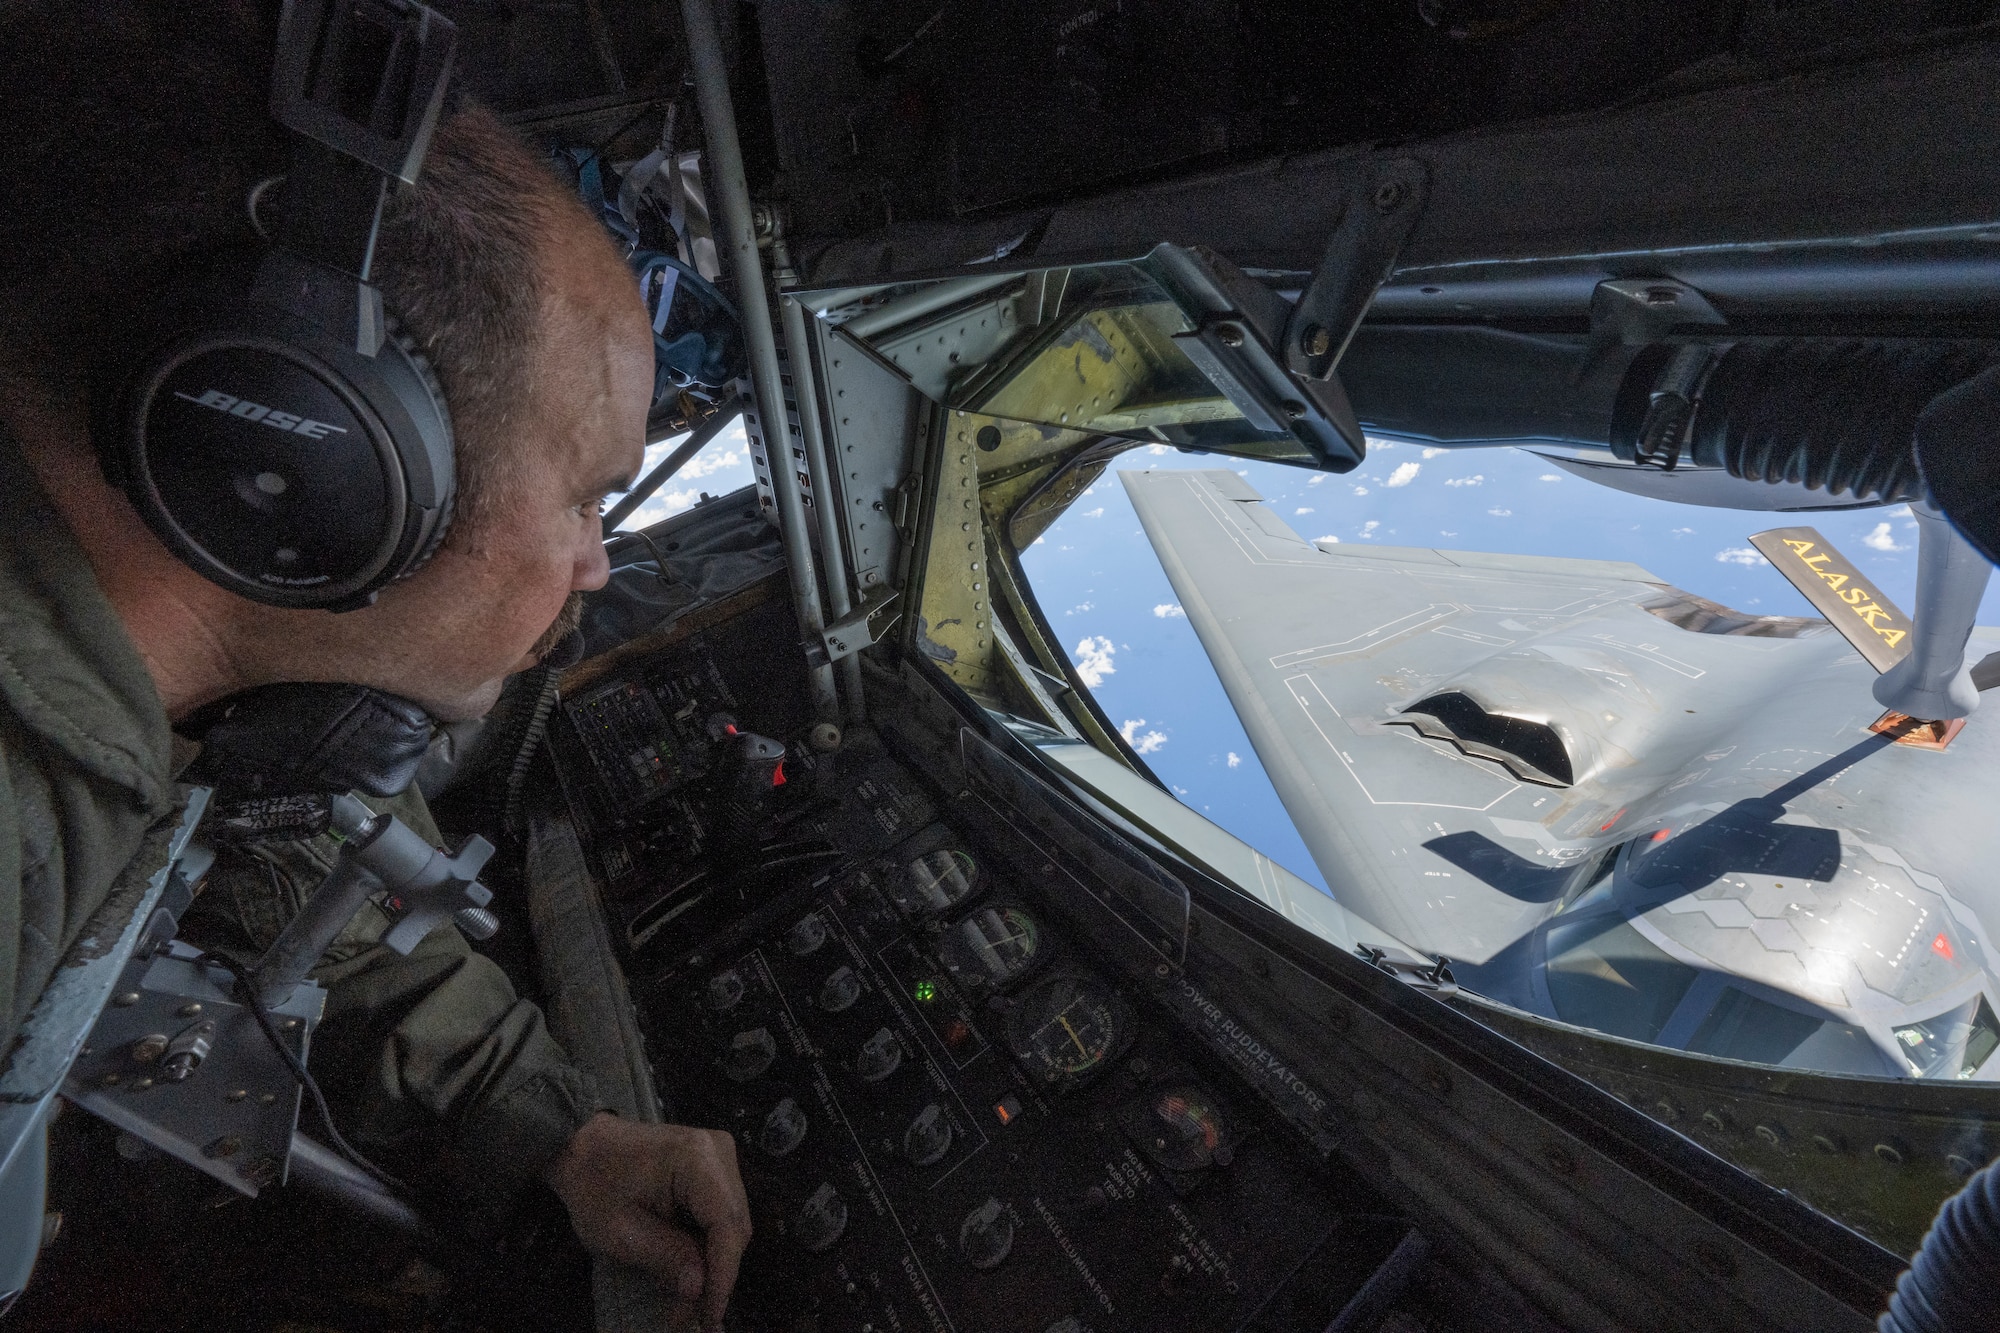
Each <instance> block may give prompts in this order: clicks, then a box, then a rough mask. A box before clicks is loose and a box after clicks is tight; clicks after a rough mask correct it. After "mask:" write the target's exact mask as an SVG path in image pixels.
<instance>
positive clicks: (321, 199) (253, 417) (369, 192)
mask: <svg viewBox="0 0 2000 1333" xmlns="http://www.w3.org/2000/svg"><path fill="white" fill-rule="evenodd" d="M456 40H457V31H456V28H455V27H454V25H453V24H452V23H451V22H450V21H449V20H448V19H446V18H444V17H443V16H442V15H439V14H438V13H436V12H435V11H433V10H431V9H428V8H426V7H425V6H423V5H421V4H416V3H413V2H412V0H286V4H285V6H284V16H283V19H282V20H281V22H280V25H279V33H278V47H277V60H276V65H275V69H274V72H273V75H272V89H271V112H272V115H273V117H274V118H275V119H276V120H277V121H278V123H279V124H281V125H283V126H284V127H285V128H286V129H287V130H289V131H291V135H292V140H293V143H292V163H291V170H290V172H289V174H288V175H287V177H286V178H285V183H284V188H283V195H282V203H281V205H280V209H279V217H278V220H277V225H276V227H275V228H274V229H273V236H274V244H273V246H272V248H271V249H270V250H269V251H268V252H267V253H266V254H265V256H264V258H263V260H262V262H261V264H260V265H259V266H258V269H257V272H256V277H255V280H254V282H253V283H252V284H251V286H250V289H249V291H248V293H247V294H245V295H239V296H236V297H234V298H228V297H218V296H216V295H214V294H207V295H202V296H193V297H189V298H186V299H183V300H181V301H179V302H175V303H169V307H168V309H169V313H168V315H167V321H168V327H167V329H166V331H165V333H164V335H156V336H154V337H153V338H152V339H151V340H150V341H149V342H148V343H147V345H146V347H145V350H144V352H143V354H142V355H141V356H140V358H139V360H138V361H137V363H136V369H135V370H134V371H133V372H132V373H131V374H130V375H129V377H127V378H126V379H125V381H124V382H123V384H122V385H120V386H118V388H117V389H116V391H115V392H114V393H112V394H107V395H102V396H101V397H100V403H99V411H100V418H99V426H98V429H97V431H96V438H97V442H98V449H99V455H100V458H101V459H102V461H103V465H104V470H105V473H106V475H107V476H108V477H109V478H110V479H111V480H112V482H113V483H114V484H115V485H117V486H119V487H120V488H121V489H123V490H124V492H125V494H126V495H127V496H129V497H130V498H131V501H132V503H133V505H134V506H136V507H137V509H138V511H139V513H140V515H141V516H142V517H143V518H144V519H145V521H146V523H147V525H148V526H149V527H151V528H152V530H153V531H154V532H155V533H156V534H158V535H159V537H160V539H161V540H162V541H164V542H165V543H166V544H167V546H168V547H169V548H170V549H171V550H173V551H174V552H175V554H176V555H178V556H179V557H180V558H181V559H182V560H183V561H185V562H186V563H187V564H188V565H190V566H192V567H193V568H194V569H195V570H197V571H199V572H200V573H201V574H203V575H204V576H205V577H207V578H209V579H210V580H212V581H214V582H215V583H218V584H220V585H222V586H223V587H225V588H227V589H229V590H230V591H231V592H234V593H237V594H239V595H241V596H244V597H248V598H250V599H252V600H254V601H258V602H265V603H268V604H270V605H272V606H282V607H293V608H323V609H326V610H331V611H348V610H353V609H355V608H357V607H362V606H367V605H369V604H370V603H371V602H373V601H374V600H375V594H376V593H377V592H379V591H380V590H381V589H382V588H384V587H386V586H387V585H388V584H390V583H393V582H395V581H396V580H397V579H400V578H403V577H405V576H407V575H408V574H410V573H412V572H413V571H415V570H416V569H417V568H419V567H420V566H421V565H422V564H423V563H424V562H425V561H426V560H427V559H429V558H430V556H431V554H432V553H433V552H434V551H435V550H436V549H437V547H438V544H439V543H440V542H441V541H442V540H443V539H444V535H445V531H446V529H447V528H448V527H449V526H450V523H451V512H452V501H453V497H454V493H455V490H456V484H455V476H454V469H453V462H452V431H451V417H450V414H449V413H448V412H447V411H446V409H445V402H444V394H443V392H442V390H441V389H440V388H439V386H438V383H437V379H436V377H435V376H434V375H433V374H432V373H431V369H430V366H429V364H428V363H427V362H426V361H425V360H424V357H423V355H422V354H421V353H420V352H419V351H418V350H417V348H416V346H415V345H414V343H413V342H412V341H411V340H410V339H409V338H407V337H406V336H404V335H403V334H402V333H401V332H400V331H399V329H398V327H397V324H396V320H395V316H394V314H393V313H392V312H390V311H388V310H385V309H384V308H383V304H382V294H381V292H380V291H379V290H377V289H376V288H375V287H374V286H373V285H372V284H371V283H370V282H369V280H368V279H369V271H370V269H371V268H372V266H373V259H374V248H375V241H376V235H377V231H378V229H379V227H380V225H381V219H382V210H383V207H384V205H385V204H386V203H387V201H388V198H389V194H390V191H392V190H393V189H395V188H396V186H397V183H398V182H402V183H405V184H407V183H410V182H413V181H415V180H416V178H417V174H418V172H419V171H420V169H421V168H422V166H423V160H424V154H425V152H426V150H427V149H428V148H429V146H430V140H431V134H432V131H433V130H434V129H435V128H436V126H437V122H438V117H439V114H440V112H441V110H442V108H443V105H444V96H445V88H446V85H447V83H448V82H449V80H450V77H451V62H452V54H453V50H454V47H455V45H456ZM128 364H130V363H128Z"/></svg>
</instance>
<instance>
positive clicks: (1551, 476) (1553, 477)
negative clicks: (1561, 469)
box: [1537, 472, 1562, 481]
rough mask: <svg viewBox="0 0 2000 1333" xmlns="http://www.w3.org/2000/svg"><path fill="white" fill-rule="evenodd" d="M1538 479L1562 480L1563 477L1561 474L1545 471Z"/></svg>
mask: <svg viewBox="0 0 2000 1333" xmlns="http://www.w3.org/2000/svg"><path fill="white" fill-rule="evenodd" d="M1537 480H1538V481H1561V480H1562V478H1561V477H1559V476H1557V475H1556V474H1555V473H1553V472H1544V473H1543V474H1542V475H1541V476H1540V477H1538V478H1537Z"/></svg>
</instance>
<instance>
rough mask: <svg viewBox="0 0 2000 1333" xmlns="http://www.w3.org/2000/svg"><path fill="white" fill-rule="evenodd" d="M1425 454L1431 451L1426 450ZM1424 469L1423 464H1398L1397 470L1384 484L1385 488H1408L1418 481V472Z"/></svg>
mask: <svg viewBox="0 0 2000 1333" xmlns="http://www.w3.org/2000/svg"><path fill="white" fill-rule="evenodd" d="M1425 452H1426V453H1428V452H1429V450H1425ZM1422 467H1423V464H1422V463H1398V464H1396V470H1395V471H1394V472H1391V473H1390V474H1389V479H1388V480H1387V481H1385V482H1383V483H1382V484H1383V485H1384V486H1407V485H1409V484H1410V483H1411V482H1413V481H1415V480H1416V479H1417V472H1418V471H1419V470H1420V469H1421V468H1422Z"/></svg>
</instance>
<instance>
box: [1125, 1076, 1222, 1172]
mask: <svg viewBox="0 0 2000 1333" xmlns="http://www.w3.org/2000/svg"><path fill="white" fill-rule="evenodd" d="M1145 1132H1146V1134H1147V1138H1146V1142H1145V1147H1146V1151H1147V1154H1148V1155H1149V1156H1151V1157H1152V1159H1153V1160H1154V1161H1156V1162H1158V1163H1159V1164H1160V1165H1161V1166H1164V1167H1166V1168H1167V1169H1169V1170H1172V1171H1199V1170H1200V1169H1202V1168H1203V1167H1205V1166H1208V1165H1210V1164H1211V1163H1213V1164H1215V1165H1218V1166H1226V1165H1227V1164H1228V1162H1229V1157H1230V1149H1229V1141H1230V1134H1229V1129H1228V1126H1227V1125H1226V1124H1225V1123H1224V1121H1223V1119H1222V1113H1221V1112H1220V1111H1219V1110H1217V1109H1216V1105H1215V1099H1214V1098H1212V1097H1210V1096H1209V1095H1208V1094H1207V1093H1205V1092H1203V1091H1202V1090H1201V1089H1200V1088H1197V1087H1195V1086H1194V1085H1193V1084H1189V1083H1178V1084H1175V1085H1174V1086H1172V1087H1169V1088H1167V1089H1166V1090H1165V1091H1163V1092H1160V1093H1158V1094H1156V1095H1155V1096H1154V1097H1153V1100H1152V1112H1151V1114H1150V1115H1149V1116H1147V1118H1146V1130H1145Z"/></svg>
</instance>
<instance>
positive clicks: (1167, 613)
mask: <svg viewBox="0 0 2000 1333" xmlns="http://www.w3.org/2000/svg"><path fill="white" fill-rule="evenodd" d="M1153 614H1154V615H1156V616H1158V617H1159V618H1160V619H1162V620H1171V619H1172V618H1173V617H1175V616H1184V615H1186V614H1187V612H1185V611H1183V610H1181V604H1180V603H1179V602H1161V603H1160V604H1159V605H1158V606H1156V607H1154V608H1153Z"/></svg>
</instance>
